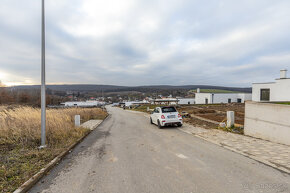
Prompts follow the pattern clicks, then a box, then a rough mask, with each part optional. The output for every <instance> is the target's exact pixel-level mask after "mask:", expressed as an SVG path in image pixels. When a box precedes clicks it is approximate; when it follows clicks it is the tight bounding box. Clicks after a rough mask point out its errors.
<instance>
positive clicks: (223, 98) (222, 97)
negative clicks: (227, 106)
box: [195, 93, 252, 104]
mask: <svg viewBox="0 0 290 193" xmlns="http://www.w3.org/2000/svg"><path fill="white" fill-rule="evenodd" d="M206 98H207V99H208V104H219V103H228V99H231V102H232V103H236V102H237V101H238V99H241V103H244V102H245V101H247V100H251V99H252V94H251V93H196V94H195V103H196V104H206V103H205V99H206Z"/></svg>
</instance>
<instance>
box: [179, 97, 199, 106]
mask: <svg viewBox="0 0 290 193" xmlns="http://www.w3.org/2000/svg"><path fill="white" fill-rule="evenodd" d="M178 104H179V105H190V104H195V98H178Z"/></svg>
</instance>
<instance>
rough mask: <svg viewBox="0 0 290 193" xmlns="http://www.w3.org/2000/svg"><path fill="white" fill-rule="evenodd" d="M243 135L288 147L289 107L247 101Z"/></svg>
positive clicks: (289, 137) (289, 132)
mask: <svg viewBox="0 0 290 193" xmlns="http://www.w3.org/2000/svg"><path fill="white" fill-rule="evenodd" d="M244 132H245V135H249V136H253V137H257V138H261V139H265V140H269V141H273V142H277V143H282V144H286V145H290V105H280V104H271V103H258V102H252V101H247V102H246V107H245V130H244Z"/></svg>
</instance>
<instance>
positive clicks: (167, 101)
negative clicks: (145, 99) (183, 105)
mask: <svg viewBox="0 0 290 193" xmlns="http://www.w3.org/2000/svg"><path fill="white" fill-rule="evenodd" d="M151 103H152V104H155V105H156V104H158V105H176V104H177V103H178V99H176V98H161V99H153V100H152V101H151Z"/></svg>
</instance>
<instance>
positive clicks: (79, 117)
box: [75, 115, 81, 127]
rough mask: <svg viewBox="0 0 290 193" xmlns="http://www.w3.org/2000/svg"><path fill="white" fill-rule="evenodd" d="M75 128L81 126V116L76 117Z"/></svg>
mask: <svg viewBox="0 0 290 193" xmlns="http://www.w3.org/2000/svg"><path fill="white" fill-rule="evenodd" d="M75 126H76V127H79V126H81V116H80V115H75Z"/></svg>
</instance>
